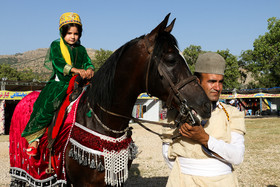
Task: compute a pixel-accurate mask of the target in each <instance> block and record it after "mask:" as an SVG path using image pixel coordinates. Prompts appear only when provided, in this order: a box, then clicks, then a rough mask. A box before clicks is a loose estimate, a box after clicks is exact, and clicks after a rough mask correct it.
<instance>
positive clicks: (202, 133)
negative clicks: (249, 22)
mask: <svg viewBox="0 0 280 187" xmlns="http://www.w3.org/2000/svg"><path fill="white" fill-rule="evenodd" d="M225 65H226V62H225V60H224V58H223V57H222V56H220V55H219V54H217V53H212V52H208V53H204V54H201V55H199V57H198V59H197V62H196V64H195V75H196V76H197V77H198V80H199V82H200V84H201V86H202V88H203V89H204V91H205V93H206V94H207V96H208V98H209V99H210V101H211V102H212V113H211V118H210V119H209V120H202V121H201V124H200V125H199V126H191V125H189V124H188V123H184V124H182V125H181V127H180V129H179V132H180V134H181V136H180V137H179V138H176V139H172V137H173V134H174V132H175V131H174V130H173V129H171V128H167V127H165V128H164V129H163V135H164V136H165V137H164V138H163V156H164V159H165V161H166V162H167V164H168V166H169V167H170V168H171V173H170V176H169V178H168V182H167V187H185V186H188V187H192V186H205V187H206V186H207V187H214V186H227V187H235V186H238V180H237V177H236V175H235V173H234V169H233V165H238V164H241V163H242V162H243V158H244V152H245V145H244V135H245V133H246V129H245V120H244V113H243V112H240V111H239V110H238V109H237V108H236V107H233V106H230V105H227V104H222V103H220V102H219V97H220V94H221V92H222V88H223V81H224V70H225ZM168 120H169V121H172V120H174V119H168Z"/></svg>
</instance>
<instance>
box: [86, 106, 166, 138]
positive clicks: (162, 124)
mask: <svg viewBox="0 0 280 187" xmlns="http://www.w3.org/2000/svg"><path fill="white" fill-rule="evenodd" d="M97 106H98V107H99V108H100V109H101V110H103V111H104V112H106V113H108V114H111V115H113V116H116V117H121V118H124V119H128V120H133V121H134V122H136V123H138V124H139V125H140V126H141V127H143V128H144V129H146V130H147V131H149V132H151V133H153V134H156V135H158V136H159V137H162V135H161V134H159V133H157V132H155V131H153V130H151V129H150V128H148V127H146V126H145V125H144V124H143V123H151V124H155V125H161V126H170V125H171V124H169V123H161V122H156V121H150V120H143V119H138V118H134V117H128V116H124V115H121V114H117V113H114V112H111V111H108V110H106V109H104V108H103V107H101V106H100V105H98V104H97ZM88 107H90V105H89V103H88ZM90 110H91V111H92V112H93V110H92V108H91V107H90ZM94 115H95V114H94ZM95 118H96V119H97V121H98V122H99V123H100V124H102V126H103V128H105V129H106V130H109V131H111V132H113V133H116V134H120V133H124V132H126V131H128V130H130V127H127V128H126V129H124V130H122V131H116V130H113V129H110V128H109V127H108V126H106V125H105V124H103V123H102V122H101V121H100V119H99V118H98V117H97V116H96V115H95Z"/></svg>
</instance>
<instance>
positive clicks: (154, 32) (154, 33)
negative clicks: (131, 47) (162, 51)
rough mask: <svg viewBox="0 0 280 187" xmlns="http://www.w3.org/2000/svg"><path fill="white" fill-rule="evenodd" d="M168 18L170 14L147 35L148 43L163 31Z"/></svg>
mask: <svg viewBox="0 0 280 187" xmlns="http://www.w3.org/2000/svg"><path fill="white" fill-rule="evenodd" d="M169 16H170V13H169V14H167V15H166V16H165V18H164V20H163V21H162V22H161V23H160V24H159V25H158V26H157V27H156V28H154V29H153V30H152V31H151V32H150V33H149V34H147V36H146V37H148V39H149V41H150V42H151V41H154V40H155V38H156V37H157V35H158V33H159V32H163V31H164V30H165V28H166V25H167V22H168V19H169Z"/></svg>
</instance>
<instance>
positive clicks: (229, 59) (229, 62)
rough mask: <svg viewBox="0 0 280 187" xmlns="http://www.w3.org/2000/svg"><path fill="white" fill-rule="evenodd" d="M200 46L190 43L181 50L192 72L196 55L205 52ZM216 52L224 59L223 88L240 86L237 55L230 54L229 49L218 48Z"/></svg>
mask: <svg viewBox="0 0 280 187" xmlns="http://www.w3.org/2000/svg"><path fill="white" fill-rule="evenodd" d="M205 52H206V51H203V50H202V49H201V47H200V46H195V45H190V46H189V47H187V48H186V49H184V51H183V56H184V57H185V59H186V61H187V63H188V65H189V68H190V70H191V71H192V72H193V73H194V70H195V63H196V60H197V58H198V55H199V54H201V53H205ZM217 53H218V54H220V55H221V56H222V57H224V59H225V60H226V70H225V81H224V88H225V89H234V88H237V89H238V88H240V83H239V82H238V81H239V80H241V72H240V70H239V66H238V61H237V57H235V56H234V55H232V54H231V53H230V52H229V50H228V49H227V50H218V51H217Z"/></svg>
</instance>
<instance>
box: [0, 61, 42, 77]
mask: <svg viewBox="0 0 280 187" xmlns="http://www.w3.org/2000/svg"><path fill="white" fill-rule="evenodd" d="M2 78H7V80H13V81H23V80H24V81H31V80H33V79H38V76H37V75H35V74H34V73H33V72H32V70H31V69H29V70H24V71H23V72H19V71H17V70H16V69H14V68H12V67H11V66H10V65H8V64H1V65H0V79H2Z"/></svg>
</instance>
